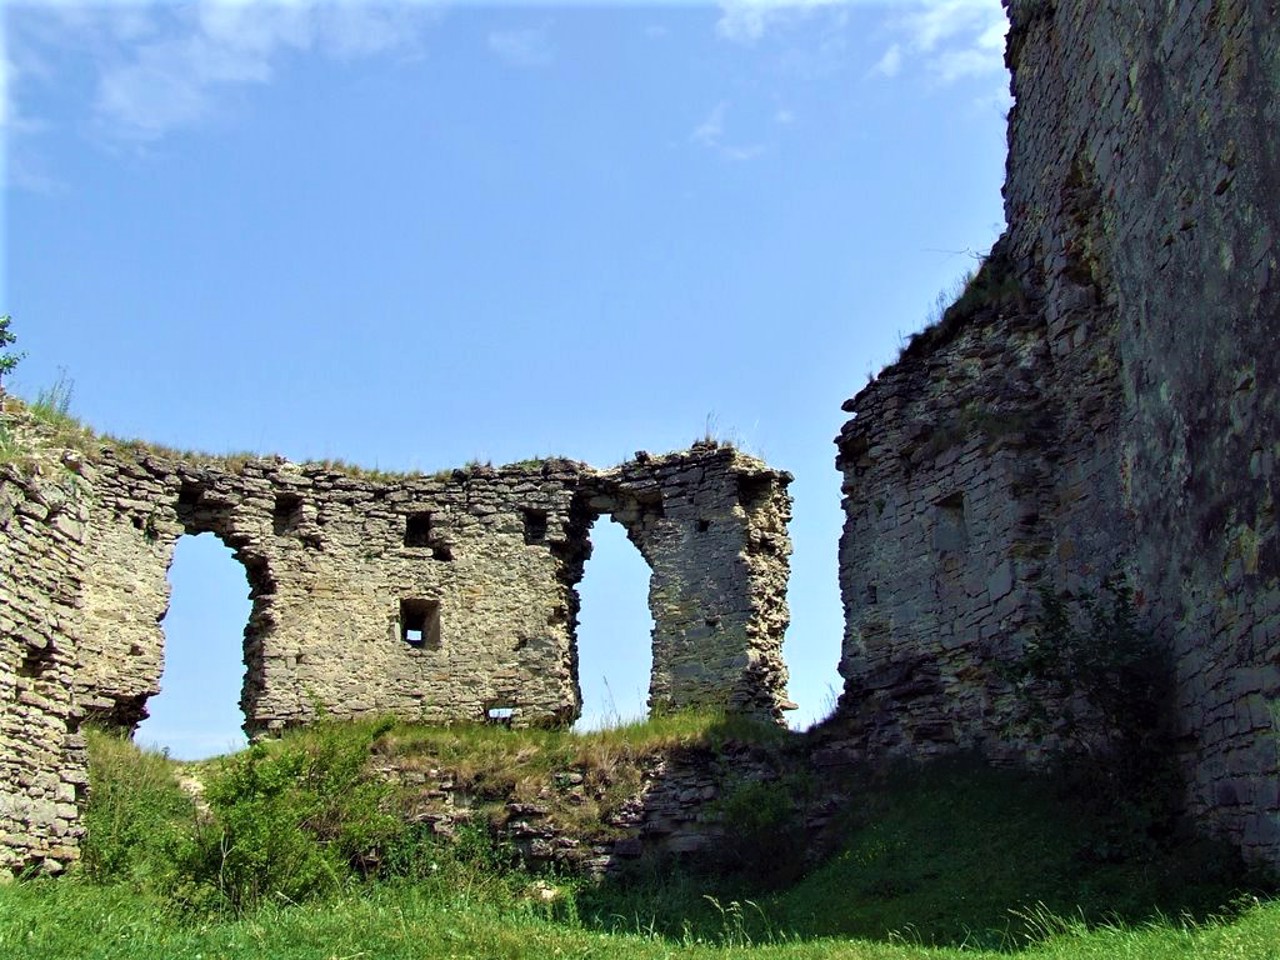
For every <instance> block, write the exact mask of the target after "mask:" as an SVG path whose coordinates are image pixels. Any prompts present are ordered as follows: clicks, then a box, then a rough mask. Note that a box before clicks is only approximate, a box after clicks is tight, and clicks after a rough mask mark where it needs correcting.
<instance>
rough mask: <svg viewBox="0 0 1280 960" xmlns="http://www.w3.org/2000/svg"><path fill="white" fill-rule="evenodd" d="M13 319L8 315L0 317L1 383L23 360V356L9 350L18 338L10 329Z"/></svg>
mask: <svg viewBox="0 0 1280 960" xmlns="http://www.w3.org/2000/svg"><path fill="white" fill-rule="evenodd" d="M12 322H13V318H12V317H10V316H9V315H8V314H5V315H4V316H2V317H0V381H3V380H4V378H5V376H6V375H8V374H10V373H12V372H13V368H14V367H16V366H17V365H18V363H19V362H20V361H21V360H22V357H23V354H21V353H12V352H10V351H9V350H8V349H7V348H8V347H11V346H12V345H13V344H14V343H16V342H17V339H18V338H17V337H16V336H14V334H13V331H11V330H10V329H9V324H10V323H12Z"/></svg>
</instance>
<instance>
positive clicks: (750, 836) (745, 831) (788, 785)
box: [713, 776, 808, 889]
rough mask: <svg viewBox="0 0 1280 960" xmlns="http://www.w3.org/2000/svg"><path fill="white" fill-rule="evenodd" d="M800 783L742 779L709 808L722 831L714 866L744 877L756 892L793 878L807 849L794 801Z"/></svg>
mask: <svg viewBox="0 0 1280 960" xmlns="http://www.w3.org/2000/svg"><path fill="white" fill-rule="evenodd" d="M804 787H805V784H802V783H800V782H799V780H798V778H797V777H794V776H787V777H780V778H779V779H777V780H770V781H764V780H743V781H741V782H740V783H738V784H737V785H736V786H734V787H733V788H732V789H730V790H728V791H726V793H725V794H724V796H722V797H721V798H720V800H718V801H717V802H716V804H715V805H714V807H713V809H714V811H715V812H716V813H717V814H719V816H720V819H721V825H722V826H723V827H724V831H725V840H724V844H723V846H722V848H721V855H720V857H719V858H718V859H719V860H720V865H721V866H722V867H725V868H727V869H729V870H731V871H734V872H738V873H742V874H745V875H749V876H751V877H753V878H755V880H757V881H758V882H760V883H761V885H762V888H764V889H770V888H775V887H779V886H782V885H784V884H786V883H789V882H790V881H792V880H794V879H795V878H796V877H798V876H799V875H800V873H801V871H802V870H803V868H804V858H805V852H806V850H807V849H808V842H807V837H806V836H805V832H804V818H803V815H802V814H801V813H800V801H801V799H802V796H803V790H804Z"/></svg>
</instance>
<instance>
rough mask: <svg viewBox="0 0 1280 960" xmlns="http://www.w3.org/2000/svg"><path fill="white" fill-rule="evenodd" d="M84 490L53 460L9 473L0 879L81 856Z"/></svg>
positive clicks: (0, 638)
mask: <svg viewBox="0 0 1280 960" xmlns="http://www.w3.org/2000/svg"><path fill="white" fill-rule="evenodd" d="M84 493H85V489H84V485H83V483H82V482H81V481H80V479H79V478H78V477H77V476H76V475H75V474H74V473H73V472H71V470H69V469H64V468H63V466H62V465H60V464H58V463H56V462H53V463H48V464H43V465H42V467H41V469H40V470H37V469H35V468H34V467H32V466H31V465H29V464H19V463H16V462H9V463H6V464H3V465H0V877H3V876H4V875H6V874H13V873H21V872H24V871H26V870H28V869H32V868H35V869H40V870H42V871H44V872H47V873H58V872H61V870H62V869H63V868H64V867H65V866H66V865H67V864H68V863H70V862H71V861H73V860H74V859H75V858H76V855H77V844H78V842H79V837H80V834H81V828H80V826H79V820H80V817H79V802H80V801H81V800H82V799H83V797H84V793H85V788H86V785H87V782H88V767H87V759H86V756H85V750H84V740H83V738H82V737H81V735H80V733H79V725H80V712H79V709H78V708H77V706H76V704H75V703H74V701H73V699H72V676H73V673H74V670H75V665H76V640H77V637H76V636H75V634H74V632H73V630H72V629H71V625H72V623H73V622H74V619H75V616H74V615H75V606H76V604H77V602H78V597H79V586H80V577H81V574H82V571H83V565H84V551H83V533H84V525H85V520H86V516H87V505H86V502H85V499H84Z"/></svg>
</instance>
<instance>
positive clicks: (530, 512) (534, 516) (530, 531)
mask: <svg viewBox="0 0 1280 960" xmlns="http://www.w3.org/2000/svg"><path fill="white" fill-rule="evenodd" d="M521 512H522V513H523V514H524V542H525V543H544V542H545V541H546V539H547V511H545V510H535V509H534V508H532V507H526V508H525V509H524V510H522V511H521Z"/></svg>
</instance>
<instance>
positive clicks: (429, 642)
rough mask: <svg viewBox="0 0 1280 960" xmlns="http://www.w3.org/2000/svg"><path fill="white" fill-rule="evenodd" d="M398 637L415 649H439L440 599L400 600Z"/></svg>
mask: <svg viewBox="0 0 1280 960" xmlns="http://www.w3.org/2000/svg"><path fill="white" fill-rule="evenodd" d="M400 639H401V640H403V641H404V642H405V643H407V644H408V645H409V646H411V647H413V648H414V649H416V650H438V649H440V601H439V600H401V601H400Z"/></svg>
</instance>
